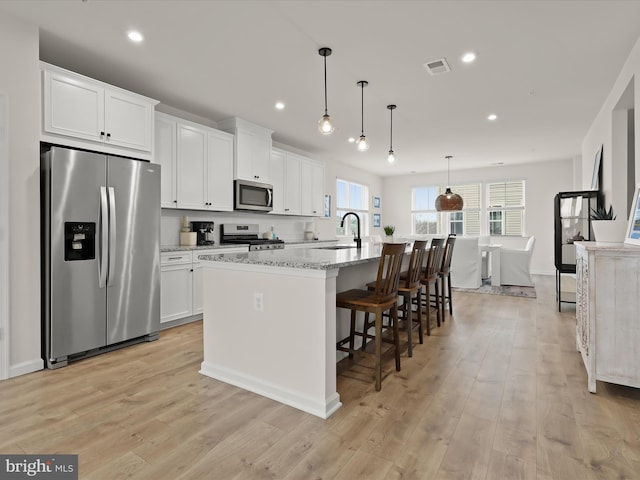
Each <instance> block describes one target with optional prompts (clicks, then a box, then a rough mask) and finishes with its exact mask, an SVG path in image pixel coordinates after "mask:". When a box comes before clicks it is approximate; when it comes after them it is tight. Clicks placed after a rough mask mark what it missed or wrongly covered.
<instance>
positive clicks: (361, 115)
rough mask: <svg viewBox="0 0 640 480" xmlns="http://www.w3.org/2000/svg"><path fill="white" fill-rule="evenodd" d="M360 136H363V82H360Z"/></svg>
mask: <svg viewBox="0 0 640 480" xmlns="http://www.w3.org/2000/svg"><path fill="white" fill-rule="evenodd" d="M360 91H361V97H360V121H361V123H360V136H361V137H364V82H362V83H361V84H360Z"/></svg>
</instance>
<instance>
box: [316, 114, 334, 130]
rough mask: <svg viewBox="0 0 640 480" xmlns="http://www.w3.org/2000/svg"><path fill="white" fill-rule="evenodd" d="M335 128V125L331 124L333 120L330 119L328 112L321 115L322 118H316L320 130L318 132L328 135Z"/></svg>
mask: <svg viewBox="0 0 640 480" xmlns="http://www.w3.org/2000/svg"><path fill="white" fill-rule="evenodd" d="M335 129H336V127H335V125H334V124H333V120H331V117H330V116H329V115H328V114H325V115H323V116H322V118H320V120H318V130H320V133H322V134H323V135H330V134H331V133H332V132H333V131H334V130H335Z"/></svg>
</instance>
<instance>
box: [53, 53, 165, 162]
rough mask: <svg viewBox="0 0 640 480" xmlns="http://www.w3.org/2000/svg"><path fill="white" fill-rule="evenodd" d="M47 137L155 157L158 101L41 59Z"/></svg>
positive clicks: (103, 150) (119, 152) (107, 151)
mask: <svg viewBox="0 0 640 480" xmlns="http://www.w3.org/2000/svg"><path fill="white" fill-rule="evenodd" d="M41 68H42V69H43V97H42V105H43V125H42V128H43V133H42V139H43V140H44V141H49V142H52V143H58V144H62V145H68V146H72V147H81V148H87V149H90V150H96V151H102V152H105V153H115V154H123V155H129V156H136V157H138V158H143V159H147V160H149V159H151V153H152V151H153V121H154V108H155V105H156V104H157V103H158V102H157V101H156V100H153V99H151V98H147V97H144V96H142V95H137V94H135V93H131V92H128V91H126V90H122V89H120V88H117V87H114V86H111V85H108V84H106V83H102V82H99V81H97V80H93V79H91V78H88V77H85V76H83V75H79V74H76V73H74V72H70V71H68V70H64V69H61V68H58V67H55V66H53V65H49V64H46V63H41Z"/></svg>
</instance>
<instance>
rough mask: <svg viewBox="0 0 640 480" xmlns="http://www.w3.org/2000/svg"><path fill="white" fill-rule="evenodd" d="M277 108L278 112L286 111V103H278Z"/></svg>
mask: <svg viewBox="0 0 640 480" xmlns="http://www.w3.org/2000/svg"><path fill="white" fill-rule="evenodd" d="M276 108H277V109H278V110H284V103H282V102H276Z"/></svg>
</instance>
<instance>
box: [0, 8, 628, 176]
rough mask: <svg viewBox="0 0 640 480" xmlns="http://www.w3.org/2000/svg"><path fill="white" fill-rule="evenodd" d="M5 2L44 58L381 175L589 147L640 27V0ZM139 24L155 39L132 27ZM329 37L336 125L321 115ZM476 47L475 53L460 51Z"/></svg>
mask: <svg viewBox="0 0 640 480" xmlns="http://www.w3.org/2000/svg"><path fill="white" fill-rule="evenodd" d="M2 10H5V11H7V12H10V13H11V14H13V15H15V16H18V17H22V18H25V19H27V20H29V21H31V22H33V23H35V24H37V25H39V26H40V57H41V59H42V60H44V61H47V62H50V63H53V64H56V65H59V66H62V67H65V68H68V69H70V70H74V71H77V72H79V73H83V74H85V75H88V76H91V77H94V78H97V79H100V80H103V81H105V82H108V83H112V84H115V85H118V86H121V87H123V88H126V89H129V90H132V91H135V92H138V93H142V94H144V95H148V96H150V97H153V98H156V99H158V100H160V101H161V102H162V103H164V104H166V105H169V106H171V107H174V108H178V109H181V110H184V111H187V112H190V113H193V114H195V115H199V116H201V117H205V118H208V119H211V120H213V121H219V120H222V119H224V118H228V117H231V116H238V117H241V118H244V119H246V120H249V121H252V122H254V123H257V124H260V125H263V126H265V127H268V128H270V129H272V130H274V134H273V138H274V140H275V141H277V142H281V143H284V144H287V145H291V146H293V147H297V148H299V149H302V150H305V151H307V152H309V153H310V154H313V155H315V156H317V157H319V158H323V159H325V160H335V161H340V162H343V163H347V164H351V165H353V166H356V167H359V168H362V169H365V170H368V171H371V172H374V173H376V174H379V175H382V176H388V175H398V174H406V173H409V172H412V171H417V172H429V171H442V170H444V169H446V162H445V160H444V156H445V155H453V160H452V161H451V170H456V169H462V168H472V167H484V166H490V165H492V164H494V163H496V162H504V163H505V164H514V163H527V162H535V161H546V160H560V159H567V158H571V157H573V156H574V155H579V154H580V150H581V141H582V138H583V137H584V136H585V134H586V132H587V129H588V128H589V126H590V124H591V122H592V121H593V119H594V118H595V116H596V114H597V112H598V110H599V108H600V106H601V105H602V103H603V102H604V100H605V98H606V95H607V93H608V92H609V91H610V89H611V87H612V86H613V83H614V81H615V78H616V76H617V75H618V73H619V72H620V69H621V68H622V65H623V63H624V61H625V59H626V58H627V56H628V54H629V52H630V51H631V48H632V47H633V45H634V43H635V42H636V40H637V39H638V37H639V36H640V21H639V19H640V1H612V0H606V1H577V0H572V1H544V0H539V1H506V0H504V1H480V0H478V1H417V0H416V1H401V0H395V1H364V0H362V1H344V0H343V1H330V0H325V1H302V0H296V1H269V0H258V1H249V0H234V1H213V0H212V1H204V0H201V1H186V0H182V1H168V0H167V1H151V0H143V1H96V0H89V1H88V2H82V1H80V0H74V1H55V0H45V1H37V0H32V1H24V0H22V1H8V0H2V1H0V12H1V11H2ZM129 29H138V30H140V31H141V32H142V33H143V35H144V36H145V41H144V42H143V43H142V44H139V45H134V44H132V43H131V42H129V41H128V39H127V38H126V32H127V31H128V30H129ZM325 46H327V47H331V48H332V49H333V55H331V56H330V57H328V58H327V77H328V103H329V104H328V107H329V114H330V115H331V117H332V118H333V119H334V121H335V124H336V131H335V132H334V133H333V134H332V135H331V136H323V135H320V133H319V132H318V130H317V126H316V125H317V121H318V119H319V118H320V116H321V115H322V114H323V110H324V105H323V62H322V57H321V56H319V55H318V49H319V48H320V47H325ZM467 51H474V52H476V53H477V56H478V57H477V60H476V62H475V63H473V64H470V65H468V64H463V63H462V62H461V60H460V57H461V56H462V54H463V53H465V52H467ZM440 58H446V59H447V61H448V62H449V64H450V65H451V69H452V70H451V72H449V73H446V74H443V75H440V76H430V75H429V74H428V73H427V72H426V70H425V69H424V67H423V64H424V63H425V62H428V61H432V60H436V59H440ZM358 80H367V81H368V82H369V86H368V87H366V88H365V90H364V131H365V135H366V136H367V138H368V139H369V140H370V142H371V144H372V146H371V148H370V150H369V151H368V152H365V153H359V152H357V151H356V149H355V146H354V145H353V144H349V143H347V137H349V136H355V137H357V136H359V134H360V121H361V116H360V106H361V105H360V93H361V92H360V87H358V86H357V85H356V82H357V81H358ZM278 100H280V101H283V102H285V104H286V109H285V110H284V111H276V110H275V109H274V104H275V102H276V101H278ZM390 103H393V104H396V105H397V106H398V108H397V109H396V110H395V111H394V115H393V119H394V132H393V148H394V150H395V152H396V155H397V158H398V162H397V164H396V165H394V166H389V165H388V164H387V162H386V152H387V150H388V149H389V110H387V108H386V105H388V104H390ZM489 113H496V114H497V115H498V116H499V117H498V120H497V121H495V122H489V121H487V120H486V117H487V115H488V114H489Z"/></svg>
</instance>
